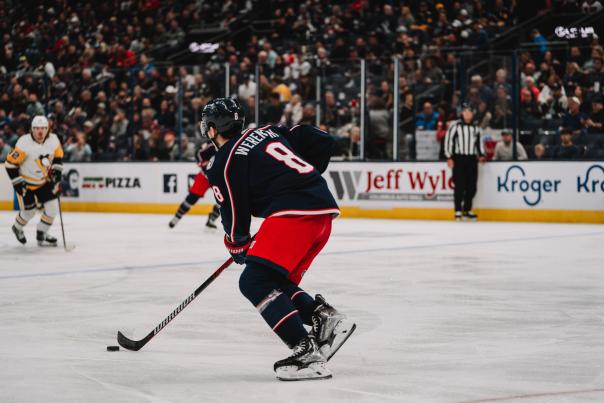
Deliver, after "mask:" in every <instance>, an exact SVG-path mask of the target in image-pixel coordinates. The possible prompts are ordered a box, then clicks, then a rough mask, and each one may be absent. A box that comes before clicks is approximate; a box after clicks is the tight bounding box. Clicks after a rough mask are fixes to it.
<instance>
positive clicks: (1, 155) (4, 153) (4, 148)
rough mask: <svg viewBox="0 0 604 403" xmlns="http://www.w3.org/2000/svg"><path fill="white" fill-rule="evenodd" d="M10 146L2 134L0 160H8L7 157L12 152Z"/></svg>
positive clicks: (0, 138)
mask: <svg viewBox="0 0 604 403" xmlns="http://www.w3.org/2000/svg"><path fill="white" fill-rule="evenodd" d="M10 150H11V148H10V146H9V145H8V144H6V143H5V142H4V138H3V137H2V136H0V162H4V161H6V157H8V154H9V153H10Z"/></svg>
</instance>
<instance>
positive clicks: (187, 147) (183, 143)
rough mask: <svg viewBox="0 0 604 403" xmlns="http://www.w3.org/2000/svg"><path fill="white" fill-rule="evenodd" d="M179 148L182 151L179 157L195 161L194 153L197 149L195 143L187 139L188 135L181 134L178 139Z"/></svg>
mask: <svg viewBox="0 0 604 403" xmlns="http://www.w3.org/2000/svg"><path fill="white" fill-rule="evenodd" d="M180 149H181V152H182V157H181V159H183V160H185V161H195V155H196V154H195V153H196V151H197V150H196V147H195V144H194V143H193V142H191V140H189V137H188V136H186V135H183V136H182V138H181V139H180Z"/></svg>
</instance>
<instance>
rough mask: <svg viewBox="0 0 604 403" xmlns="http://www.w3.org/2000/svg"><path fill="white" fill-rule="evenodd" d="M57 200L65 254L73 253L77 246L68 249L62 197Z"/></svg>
mask: <svg viewBox="0 0 604 403" xmlns="http://www.w3.org/2000/svg"><path fill="white" fill-rule="evenodd" d="M57 200H58V202H59V221H60V222H61V235H62V236H63V249H65V252H69V251H72V250H73V248H75V246H73V245H70V246H69V247H67V243H66V242H65V227H64V226H63V209H61V196H59V195H57Z"/></svg>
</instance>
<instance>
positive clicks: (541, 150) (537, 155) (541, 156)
mask: <svg viewBox="0 0 604 403" xmlns="http://www.w3.org/2000/svg"><path fill="white" fill-rule="evenodd" d="M545 152H546V150H545V146H544V145H543V144H541V143H538V144H535V147H533V159H535V160H537V161H542V160H545V159H546V153H545Z"/></svg>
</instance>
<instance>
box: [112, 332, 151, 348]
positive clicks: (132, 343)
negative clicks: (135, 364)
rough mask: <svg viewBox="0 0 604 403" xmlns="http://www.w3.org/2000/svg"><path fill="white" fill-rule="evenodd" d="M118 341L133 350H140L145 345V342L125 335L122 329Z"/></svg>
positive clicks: (118, 334)
mask: <svg viewBox="0 0 604 403" xmlns="http://www.w3.org/2000/svg"><path fill="white" fill-rule="evenodd" d="M117 343H118V344H119V345H120V346H122V347H124V348H125V349H127V350H132V351H138V350H140V349H141V348H142V347H143V346H144V345H145V343H140V342H137V341H136V340H130V339H129V338H127V337H126V336H124V335H123V334H122V332H120V331H118V332H117Z"/></svg>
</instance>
